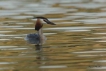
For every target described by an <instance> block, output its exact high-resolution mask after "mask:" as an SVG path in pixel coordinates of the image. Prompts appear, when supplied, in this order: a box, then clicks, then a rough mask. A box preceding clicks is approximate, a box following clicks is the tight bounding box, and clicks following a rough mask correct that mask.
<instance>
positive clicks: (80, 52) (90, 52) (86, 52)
mask: <svg viewBox="0 0 106 71" xmlns="http://www.w3.org/2000/svg"><path fill="white" fill-rule="evenodd" d="M102 52H106V51H102V50H101V51H100V50H99V51H82V52H73V53H77V54H84V53H102Z"/></svg>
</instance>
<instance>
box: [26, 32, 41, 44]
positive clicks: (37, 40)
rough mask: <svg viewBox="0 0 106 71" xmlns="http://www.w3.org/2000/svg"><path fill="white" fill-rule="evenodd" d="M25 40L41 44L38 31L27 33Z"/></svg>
mask: <svg viewBox="0 0 106 71" xmlns="http://www.w3.org/2000/svg"><path fill="white" fill-rule="evenodd" d="M25 40H26V41H27V42H28V43H30V44H39V43H40V38H39V35H38V34H37V33H32V34H27V35H26V37H25Z"/></svg>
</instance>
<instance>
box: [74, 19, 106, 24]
mask: <svg viewBox="0 0 106 71" xmlns="http://www.w3.org/2000/svg"><path fill="white" fill-rule="evenodd" d="M74 21H76V22H84V23H85V24H103V23H106V18H97V19H83V20H74Z"/></svg>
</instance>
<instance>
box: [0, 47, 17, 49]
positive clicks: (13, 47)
mask: <svg viewBox="0 0 106 71" xmlns="http://www.w3.org/2000/svg"><path fill="white" fill-rule="evenodd" d="M16 47H18V46H0V49H1V48H16Z"/></svg>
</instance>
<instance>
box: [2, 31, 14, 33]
mask: <svg viewBox="0 0 106 71" xmlns="http://www.w3.org/2000/svg"><path fill="white" fill-rule="evenodd" d="M9 32H13V31H0V33H9Z"/></svg>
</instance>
